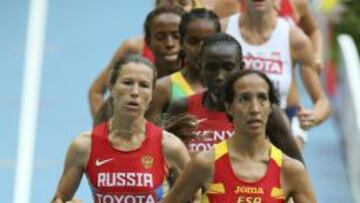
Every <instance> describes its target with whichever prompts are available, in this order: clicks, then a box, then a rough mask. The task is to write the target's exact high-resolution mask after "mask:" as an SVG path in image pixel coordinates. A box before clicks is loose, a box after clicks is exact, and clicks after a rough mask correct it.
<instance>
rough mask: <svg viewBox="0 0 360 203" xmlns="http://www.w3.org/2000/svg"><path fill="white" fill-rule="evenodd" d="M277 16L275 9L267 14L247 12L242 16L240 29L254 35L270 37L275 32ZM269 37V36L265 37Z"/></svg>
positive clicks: (266, 12)
mask: <svg viewBox="0 0 360 203" xmlns="http://www.w3.org/2000/svg"><path fill="white" fill-rule="evenodd" d="M276 22H277V14H276V12H275V11H274V10H273V9H270V10H268V11H265V12H249V11H248V12H245V13H244V15H241V16H240V21H239V23H240V27H241V28H242V30H243V29H245V30H247V31H248V32H251V33H252V34H253V35H260V36H261V35H268V34H269V33H270V34H271V33H272V31H273V30H274V28H275V26H276ZM265 37H268V36H265Z"/></svg>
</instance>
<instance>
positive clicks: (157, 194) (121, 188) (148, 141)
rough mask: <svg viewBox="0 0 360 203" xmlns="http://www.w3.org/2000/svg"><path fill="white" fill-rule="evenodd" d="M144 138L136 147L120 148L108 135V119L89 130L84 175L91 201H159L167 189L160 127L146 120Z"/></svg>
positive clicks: (141, 202)
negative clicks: (87, 156)
mask: <svg viewBox="0 0 360 203" xmlns="http://www.w3.org/2000/svg"><path fill="white" fill-rule="evenodd" d="M145 136H146V137H145V140H144V141H143V143H142V144H141V147H140V148H139V149H136V150H133V151H126V152H124V151H120V150H117V149H114V148H113V147H112V146H111V143H110V142H109V139H108V123H102V124H100V125H98V126H96V127H95V128H94V129H93V131H92V133H91V152H90V159H89V161H88V163H87V167H86V171H85V173H86V175H87V178H88V181H89V184H90V187H91V190H92V193H93V197H94V202H96V203H105V202H120V203H130V202H131V203H148V202H159V201H161V200H162V198H163V197H164V196H165V194H166V192H167V191H168V189H169V185H168V182H167V179H166V177H167V175H166V174H167V173H166V171H167V169H166V164H165V159H164V156H163V152H162V137H163V135H162V129H161V128H159V127H157V126H155V125H153V124H152V123H150V122H147V123H146V133H145Z"/></svg>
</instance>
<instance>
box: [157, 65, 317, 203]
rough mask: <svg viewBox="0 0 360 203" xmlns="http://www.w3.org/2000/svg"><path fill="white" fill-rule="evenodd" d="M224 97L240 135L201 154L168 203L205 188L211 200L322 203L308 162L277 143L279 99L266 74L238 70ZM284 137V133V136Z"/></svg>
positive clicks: (180, 201) (177, 202)
mask: <svg viewBox="0 0 360 203" xmlns="http://www.w3.org/2000/svg"><path fill="white" fill-rule="evenodd" d="M222 89H223V91H222V95H223V96H222V98H223V102H224V106H225V109H226V112H227V115H228V117H229V119H230V120H231V121H232V122H233V124H234V129H235V132H234V135H233V136H232V137H231V138H229V139H228V140H226V141H223V142H221V143H219V144H217V145H215V149H214V150H211V151H209V152H200V153H198V154H197V155H195V157H194V158H193V159H192V160H191V162H190V164H189V165H188V166H187V167H186V169H185V171H184V173H183V175H182V176H181V177H180V178H179V180H177V181H176V183H175V186H174V187H173V188H172V190H171V192H170V193H169V195H168V196H166V197H165V199H164V201H163V202H164V203H169V202H172V203H183V202H186V201H188V200H190V199H191V197H192V195H193V194H194V193H195V192H196V191H197V190H198V189H200V188H202V189H203V190H204V193H206V195H204V196H203V199H202V202H204V203H206V202H209V203H220V202H227V203H239V202H251V203H260V202H266V203H281V202H285V201H286V200H288V199H289V198H292V199H293V201H294V203H314V202H316V199H315V195H314V192H313V188H312V185H311V183H310V179H309V176H308V174H307V172H306V169H305V167H304V165H303V164H302V163H301V162H299V161H297V160H295V159H292V158H290V157H288V156H287V155H285V154H283V153H282V152H281V151H280V150H279V149H277V148H276V147H274V146H273V145H272V144H271V143H270V141H269V139H268V137H267V132H266V126H267V124H268V122H271V121H270V120H269V116H270V114H271V112H272V111H273V108H274V106H276V105H279V98H278V97H277V94H276V90H275V87H274V85H273V84H272V82H271V81H270V79H269V78H268V77H267V76H266V75H265V74H264V73H262V72H259V71H256V70H251V69H247V70H244V71H240V72H236V73H234V74H233V75H232V76H231V77H229V78H228V80H227V81H226V83H225V85H224V86H223V88H222ZM279 138H280V137H279Z"/></svg>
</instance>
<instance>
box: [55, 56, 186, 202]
mask: <svg viewBox="0 0 360 203" xmlns="http://www.w3.org/2000/svg"><path fill="white" fill-rule="evenodd" d="M155 81H156V69H155V66H154V65H153V64H151V62H149V61H147V60H146V59H144V58H143V57H141V56H138V55H129V56H126V57H124V58H123V59H122V60H120V61H118V62H117V63H116V64H115V65H114V66H113V70H112V73H111V76H110V94H111V97H110V98H111V99H110V102H109V103H108V104H109V105H112V107H111V108H109V109H112V111H111V117H110V119H109V120H108V121H106V122H105V123H102V124H99V125H98V126H95V127H94V129H93V130H92V132H91V133H83V134H81V135H80V136H78V137H76V138H75V139H74V141H73V142H72V143H71V145H70V147H69V150H68V153H67V155H66V160H65V165H64V171H63V174H62V176H61V179H60V181H59V184H58V188H57V190H56V193H55V195H54V198H53V200H52V202H56V203H57V202H66V201H69V200H71V199H72V197H73V195H74V193H75V191H76V189H77V187H78V185H79V183H80V181H81V178H82V176H83V174H84V173H85V174H86V175H87V177H88V179H89V184H90V187H91V189H92V192H93V197H94V202H96V203H102V202H104V203H105V202H134V203H140V202H158V201H160V200H161V199H162V198H163V197H164V195H165V194H166V192H167V189H168V188H169V187H168V184H167V178H168V176H169V174H168V173H167V171H170V170H171V171H172V172H173V173H174V174H175V177H176V176H177V175H179V174H180V173H181V171H182V169H183V168H184V167H185V165H186V164H187V162H188V161H189V160H190V157H189V155H188V153H187V150H186V147H185V146H184V144H183V143H182V142H181V140H180V139H178V138H177V137H176V136H175V135H173V134H171V133H169V132H167V131H165V130H163V129H161V128H159V127H156V126H155V125H153V124H151V123H150V122H148V121H147V120H146V119H145V118H144V114H145V111H146V110H147V108H148V106H149V103H150V101H151V99H152V94H153V89H154V85H155Z"/></svg>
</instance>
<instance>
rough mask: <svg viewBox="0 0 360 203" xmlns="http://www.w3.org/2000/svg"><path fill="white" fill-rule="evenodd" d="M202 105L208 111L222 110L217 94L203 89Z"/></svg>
mask: <svg viewBox="0 0 360 203" xmlns="http://www.w3.org/2000/svg"><path fill="white" fill-rule="evenodd" d="M204 106H205V107H206V109H208V110H210V111H222V110H223V109H222V105H221V103H220V102H219V99H218V96H217V94H216V93H213V92H209V91H205V93H204Z"/></svg>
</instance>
